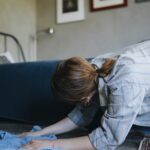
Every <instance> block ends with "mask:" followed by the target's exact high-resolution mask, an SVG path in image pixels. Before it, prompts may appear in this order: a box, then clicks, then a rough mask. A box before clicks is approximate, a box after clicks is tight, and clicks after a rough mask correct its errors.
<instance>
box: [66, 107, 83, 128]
mask: <svg viewBox="0 0 150 150" xmlns="http://www.w3.org/2000/svg"><path fill="white" fill-rule="evenodd" d="M68 118H69V119H70V120H71V121H73V122H74V123H75V124H76V125H77V126H83V124H84V120H83V114H82V113H81V112H80V111H79V110H77V108H75V109H73V111H72V112H70V113H69V114H68Z"/></svg>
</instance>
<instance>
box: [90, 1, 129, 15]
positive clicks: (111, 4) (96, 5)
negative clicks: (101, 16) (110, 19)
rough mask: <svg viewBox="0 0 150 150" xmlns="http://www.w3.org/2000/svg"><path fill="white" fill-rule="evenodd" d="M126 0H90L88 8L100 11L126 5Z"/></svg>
mask: <svg viewBox="0 0 150 150" xmlns="http://www.w3.org/2000/svg"><path fill="white" fill-rule="evenodd" d="M127 4H128V1H127V0H90V10H91V11H92V12H93V11H100V10H106V9H112V8H118V7H125V6H127Z"/></svg>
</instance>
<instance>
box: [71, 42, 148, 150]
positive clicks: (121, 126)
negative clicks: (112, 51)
mask: <svg viewBox="0 0 150 150" xmlns="http://www.w3.org/2000/svg"><path fill="white" fill-rule="evenodd" d="M123 51H124V52H123V53H122V54H120V55H119V57H118V58H117V60H116V63H115V65H114V66H113V69H112V71H111V73H110V74H109V75H108V76H107V77H105V82H103V83H102V79H101V78H99V88H98V90H99V95H100V97H99V100H100V105H101V106H102V105H104V106H105V105H107V108H106V110H105V113H104V115H103V116H102V118H101V119H100V122H101V126H100V127H98V128H96V129H95V130H93V131H92V132H91V133H90V134H89V139H90V141H91V143H92V145H93V146H94V148H95V149H97V150H114V149H116V148H117V147H118V146H119V145H121V144H122V143H123V142H124V140H125V139H126V137H127V135H128V133H129V131H130V129H131V127H132V125H133V124H134V125H139V126H147V127H150V41H145V42H142V43H138V44H135V45H132V46H129V47H126V48H124V49H123ZM99 59H101V57H97V58H94V59H93V60H92V61H91V63H94V64H95V65H97V66H99V61H98V60H99ZM102 95H103V96H102ZM102 97H103V98H102ZM98 108H99V107H98V106H97V105H95V104H92V103H91V105H90V106H88V107H86V108H84V107H83V106H81V105H78V106H77V107H75V108H74V110H73V111H72V112H71V113H69V114H68V117H69V118H70V119H71V120H72V121H73V122H74V123H75V124H77V125H79V126H81V125H87V124H88V123H90V122H91V121H92V119H93V118H94V115H95V113H96V111H97V109H98Z"/></svg>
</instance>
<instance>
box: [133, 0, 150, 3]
mask: <svg viewBox="0 0 150 150" xmlns="http://www.w3.org/2000/svg"><path fill="white" fill-rule="evenodd" d="M148 1H149V2H150V0H135V2H136V3H142V2H148Z"/></svg>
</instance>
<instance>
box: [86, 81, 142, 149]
mask: <svg viewBox="0 0 150 150" xmlns="http://www.w3.org/2000/svg"><path fill="white" fill-rule="evenodd" d="M144 95H145V89H144V88H142V86H141V85H139V84H134V83H121V84H119V85H118V84H115V85H114V86H112V87H111V88H110V96H109V104H108V108H107V109H106V111H105V113H104V115H103V117H102V119H101V126H100V127H98V128H96V129H95V130H94V131H92V132H91V133H90V134H89V139H90V141H91V143H92V145H93V146H94V147H95V149H97V150H106V149H107V150H114V149H116V148H117V147H118V146H119V145H121V144H122V143H123V142H124V140H125V138H126V136H127V134H128V133H129V131H130V129H131V126H132V125H133V124H134V121H135V119H136V116H137V115H138V112H139V110H140V108H141V104H142V101H143V99H144Z"/></svg>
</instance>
